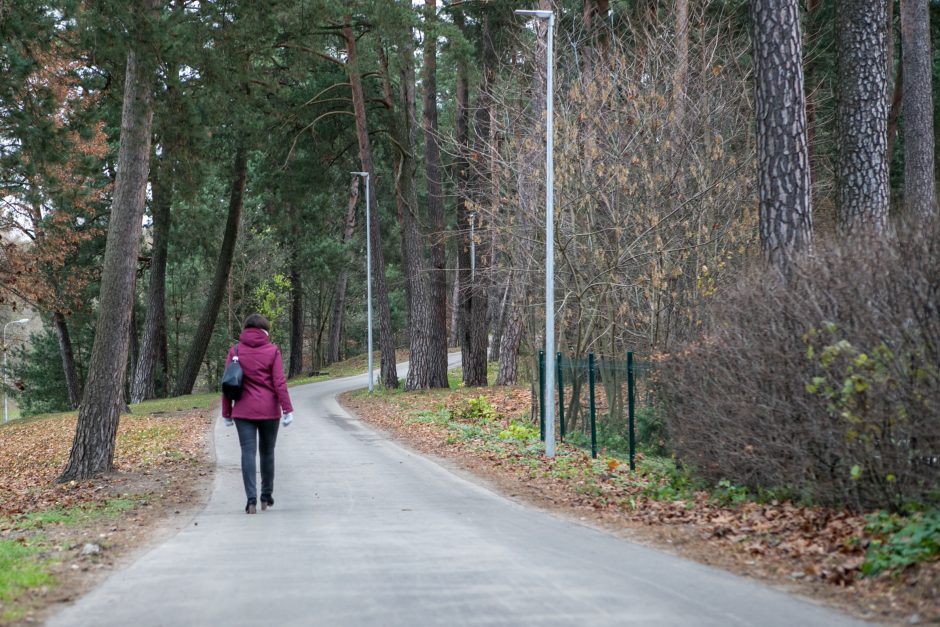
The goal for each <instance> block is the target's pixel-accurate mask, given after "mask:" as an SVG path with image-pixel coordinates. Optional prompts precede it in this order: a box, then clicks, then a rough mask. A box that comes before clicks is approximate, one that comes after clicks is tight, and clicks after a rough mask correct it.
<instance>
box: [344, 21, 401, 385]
mask: <svg viewBox="0 0 940 627" xmlns="http://www.w3.org/2000/svg"><path fill="white" fill-rule="evenodd" d="M351 21H352V20H351V18H349V17H347V19H346V24H345V25H344V26H343V37H344V39H345V40H346V54H347V61H346V69H347V72H348V74H349V83H350V91H351V92H352V101H353V110H354V113H355V117H356V138H357V140H358V143H359V160H360V162H361V163H362V171H363V172H369V173H372V174H374V171H373V168H372V147H371V145H370V143H369V127H368V123H367V120H366V103H365V97H364V95H363V92H362V80H361V76H360V69H359V60H358V59H359V57H358V54H357V50H356V38H355V36H354V35H353V30H352V26H351V25H350V23H351ZM369 204H370V206H371V208H372V212H373V214H374V215H373V216H372V221H371V222H372V223H371V227H370V229H369V232H370V236H371V240H372V280H373V282H374V284H375V289H374V290H373V296H374V297H375V302H376V305H377V309H378V314H379V350H380V351H381V357H380V360H379V363H380V368H381V382H382V385H384V386H385V387H386V388H390V389H394V388H397V387H398V370H397V368H396V366H395V341H394V338H393V336H392V311H391V306H390V304H389V301H388V285H387V284H386V282H385V258H384V256H383V255H382V238H381V231H380V229H379V220H378V213H379V212H378V203H376V201H375V180H374V178H373V180H372V184H371V185H370V186H369Z"/></svg>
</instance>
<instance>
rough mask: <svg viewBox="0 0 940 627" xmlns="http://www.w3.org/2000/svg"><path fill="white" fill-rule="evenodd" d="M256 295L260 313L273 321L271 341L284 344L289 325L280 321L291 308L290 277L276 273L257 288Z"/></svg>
mask: <svg viewBox="0 0 940 627" xmlns="http://www.w3.org/2000/svg"><path fill="white" fill-rule="evenodd" d="M254 297H255V303H256V306H257V309H258V313H260V314H261V315H262V316H264V317H265V318H267V319H268V320H269V321H270V322H271V341H272V342H274V343H275V344H277V345H279V346H280V345H282V344H284V342H285V341H286V339H287V333H286V332H285V330H284V329H285V326H287V325H282V324H280V321H281V320H283V319H284V318H285V313H286V312H287V311H288V310H289V308H290V302H291V285H290V279H288V278H287V277H286V276H284V275H283V274H275V275H274V276H272V277H271V278H270V279H268V280H265V281H263V282H262V283H261V284H260V285H259V286H258V287H256V288H255V291H254Z"/></svg>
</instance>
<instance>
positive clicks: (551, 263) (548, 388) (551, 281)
mask: <svg viewBox="0 0 940 627" xmlns="http://www.w3.org/2000/svg"><path fill="white" fill-rule="evenodd" d="M514 13H516V14H517V15H526V16H529V17H534V18H537V19H540V20H547V21H548V24H547V26H548V29H547V30H546V32H545V57H546V61H545V66H546V70H547V72H546V74H547V76H546V80H545V398H543V399H542V402H543V403H544V406H545V456H546V457H554V456H555V257H554V250H555V227H554V224H553V222H554V206H555V202H554V197H555V169H554V154H553V153H554V138H553V137H552V118H553V116H554V106H553V104H552V92H553V89H552V70H553V66H554V52H553V39H554V30H555V12H554V11H541V10H538V11H529V10H522V9H517V10H516V11H514Z"/></svg>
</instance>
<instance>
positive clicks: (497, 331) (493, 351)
mask: <svg viewBox="0 0 940 627" xmlns="http://www.w3.org/2000/svg"><path fill="white" fill-rule="evenodd" d="M494 265H495V264H494ZM511 291H512V270H510V271H509V274H508V275H507V277H506V287H504V288H503V295H502V297H501V298H500V299H499V308H498V309H497V310H496V311H495V312H494V313H493V317H492V322H491V323H492V325H493V341H492V342H491V343H490V361H499V351H500V345H501V344H502V341H503V330H504V329H505V328H506V317H507V311H506V309H507V307H508V306H509V300H508V299H509V294H510V292H511Z"/></svg>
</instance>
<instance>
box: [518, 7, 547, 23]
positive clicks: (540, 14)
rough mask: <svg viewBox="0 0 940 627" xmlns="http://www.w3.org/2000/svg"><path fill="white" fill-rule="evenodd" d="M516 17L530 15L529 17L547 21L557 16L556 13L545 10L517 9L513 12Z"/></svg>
mask: <svg viewBox="0 0 940 627" xmlns="http://www.w3.org/2000/svg"><path fill="white" fill-rule="evenodd" d="M513 13H515V14H516V15H528V16H529V17H535V18H538V19H540V20H547V19H550V18H552V17H553V16H554V15H555V12H554V11H544V10H530V9H516V10H515V11H513Z"/></svg>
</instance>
